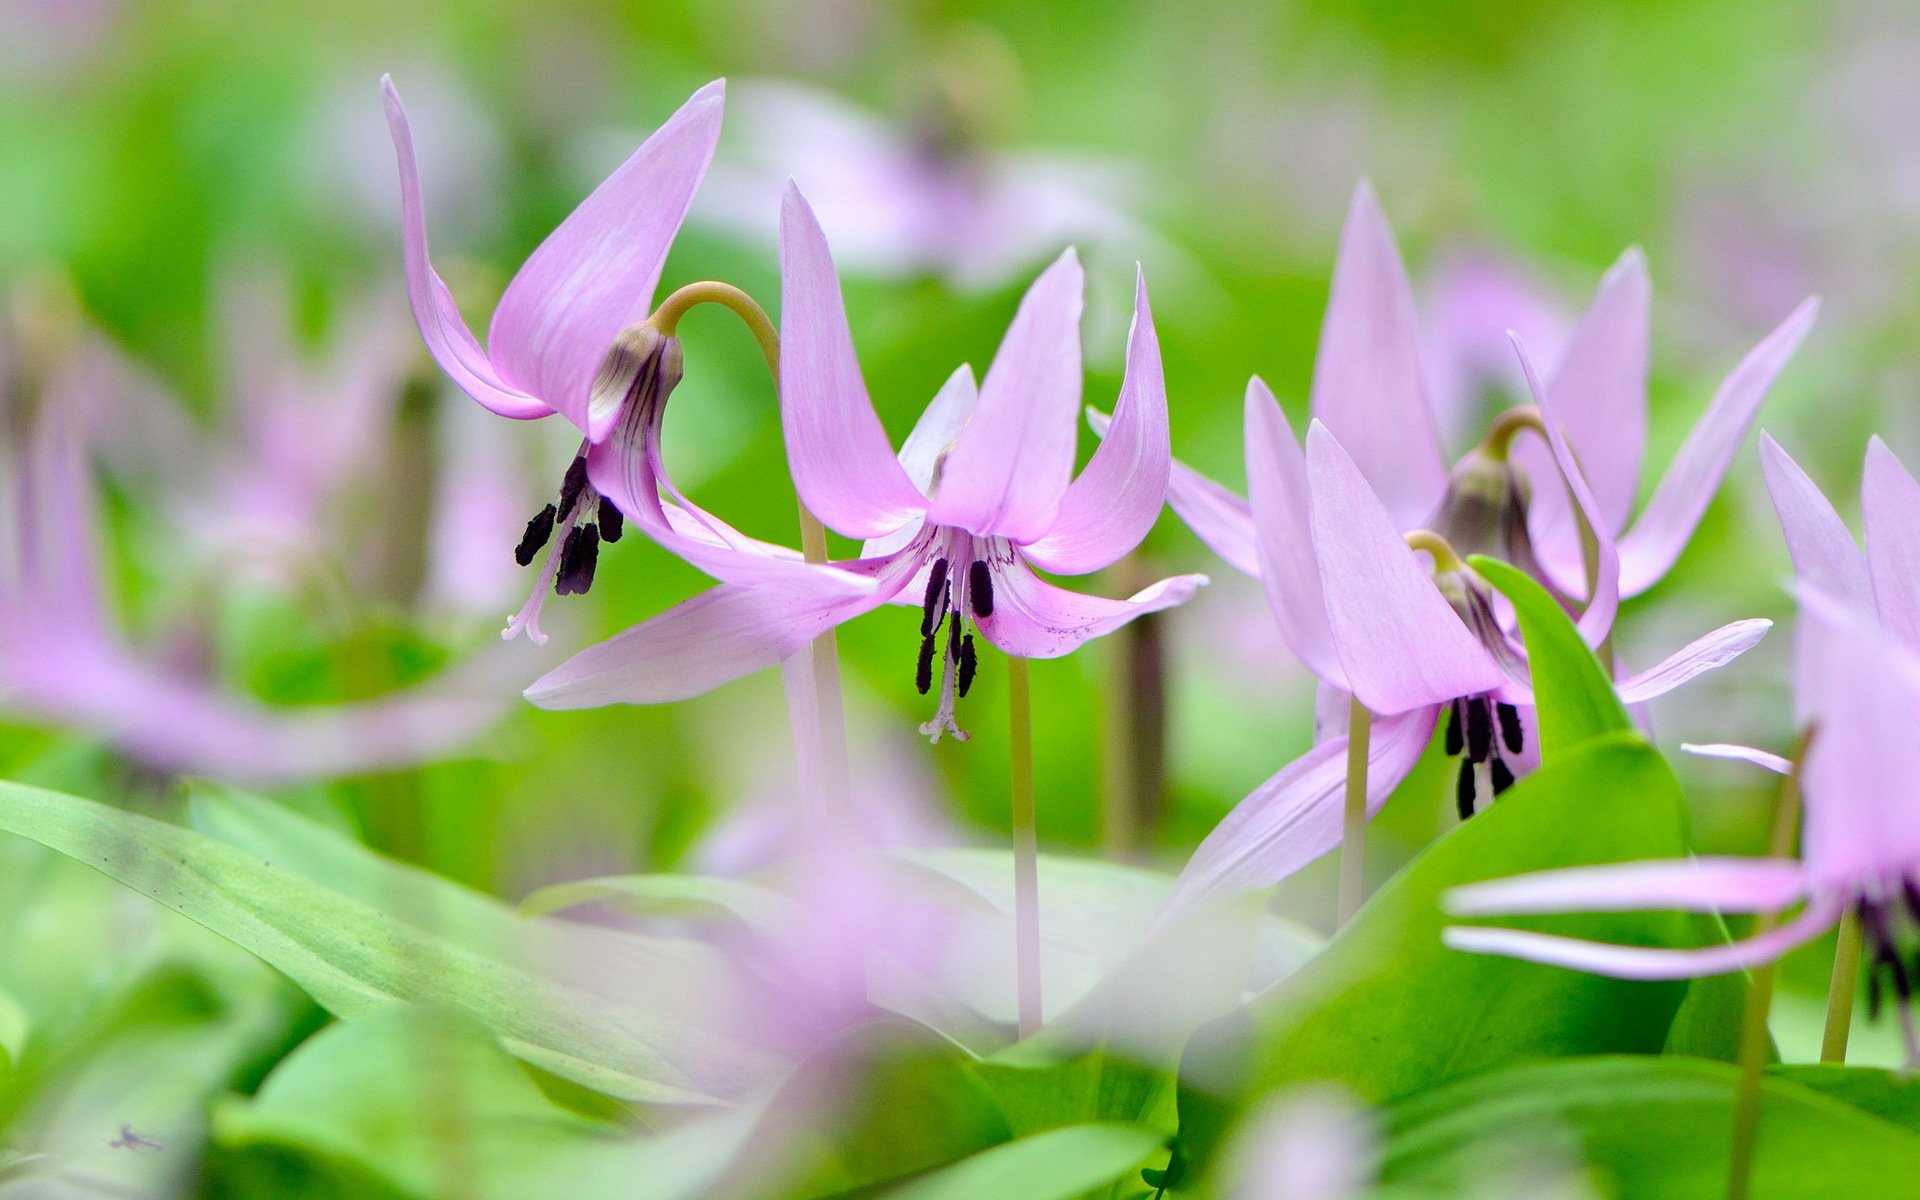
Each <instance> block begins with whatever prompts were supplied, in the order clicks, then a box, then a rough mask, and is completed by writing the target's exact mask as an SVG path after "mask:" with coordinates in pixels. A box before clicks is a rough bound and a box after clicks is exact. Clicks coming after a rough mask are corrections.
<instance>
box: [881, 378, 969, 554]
mask: <svg viewBox="0 0 1920 1200" xmlns="http://www.w3.org/2000/svg"><path fill="white" fill-rule="evenodd" d="M979 398H980V393H979V389H977V388H976V387H974V384H973V368H972V367H969V366H967V365H965V364H962V365H961V366H960V367H959V368H958V369H956V370H955V371H954V373H953V374H951V375H949V376H947V381H946V382H945V383H943V384H941V385H940V390H939V391H938V392H936V393H935V394H934V397H933V399H932V400H931V401H929V402H928V403H927V407H926V409H925V411H923V412H922V413H921V414H920V419H919V420H918V421H916V422H915V423H914V426H913V432H912V433H909V434H908V435H907V440H906V441H905V442H903V443H901V446H900V466H901V469H902V470H904V471H906V473H907V478H908V479H910V480H912V481H913V486H914V487H916V488H918V489H920V492H921V493H922V494H923V495H924V494H925V493H926V492H928V491H929V490H931V489H932V487H933V472H934V466H935V464H937V463H938V462H939V461H940V455H941V454H942V453H944V452H945V451H946V449H947V447H949V446H951V445H953V441H954V439H955V438H957V437H959V436H960V431H961V430H962V429H965V428H966V426H967V419H968V418H969V417H971V416H973V406H974V404H975V402H976V401H978V400H979ZM925 525H926V519H925V517H924V516H916V517H914V518H913V519H912V520H910V521H908V522H906V523H905V524H903V525H901V526H900V528H898V529H896V530H894V531H893V532H892V533H889V534H887V535H885V536H884V537H877V538H868V539H867V540H866V542H865V544H863V545H862V546H861V547H860V557H861V558H885V557H886V556H887V555H889V554H892V553H894V552H895V551H897V550H899V549H900V548H901V547H902V546H905V545H906V544H907V543H908V542H911V541H912V540H913V539H914V538H916V537H918V536H920V530H921V529H922V528H924V527H925Z"/></svg>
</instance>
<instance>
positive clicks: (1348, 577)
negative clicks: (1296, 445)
mask: <svg viewBox="0 0 1920 1200" xmlns="http://www.w3.org/2000/svg"><path fill="white" fill-rule="evenodd" d="M1307 473H1308V477H1309V483H1310V486H1311V488H1312V492H1313V506H1312V507H1313V514H1312V517H1313V548H1314V555H1315V558H1316V560H1317V561H1318V562H1319V564H1320V582H1321V587H1322V589H1323V590H1324V593H1325V595H1326V600H1327V618H1328V623H1329V626H1330V627H1331V629H1332V631H1333V642H1334V647H1335V649H1336V650H1337V651H1338V653H1339V656H1340V664H1341V666H1342V668H1343V669H1344V670H1345V672H1346V677H1347V683H1348V686H1349V688H1350V690H1351V691H1352V692H1353V694H1354V695H1355V696H1358V697H1359V699H1360V703H1362V704H1364V705H1366V706H1367V708H1369V709H1370V710H1372V711H1373V712H1374V713H1376V714H1379V715H1386V714H1389V713H1400V712H1406V711H1407V710H1408V709H1412V708H1419V707H1421V706H1423V705H1428V704H1441V703H1444V702H1446V701H1448V700H1452V699H1453V698H1454V697H1456V696H1468V695H1473V694H1475V693H1478V692H1486V691H1492V690H1493V689H1495V688H1498V687H1500V686H1502V685H1503V684H1505V683H1506V681H1507V676H1506V673H1505V672H1504V671H1502V670H1501V669H1500V666H1499V664H1498V663H1496V662H1495V661H1494V660H1493V657H1492V656H1491V655H1489V654H1488V653H1487V651H1486V649H1485V647H1483V646H1482V645H1481V644H1480V642H1479V641H1478V640H1476V639H1475V638H1474V636H1473V635H1472V634H1471V633H1469V632H1467V627H1466V625H1465V624H1464V623H1463V622H1462V621H1461V619H1460V616H1459V614H1457V613H1456V612H1454V610H1453V608H1452V606H1451V605H1449V604H1448V603H1447V601H1446V600H1445V599H1444V598H1443V597H1442V596H1441V595H1440V589H1439V588H1438V587H1437V586H1435V584H1434V580H1433V572H1432V570H1431V569H1430V568H1429V567H1427V566H1426V565H1425V564H1424V563H1423V561H1422V560H1421V559H1420V558H1419V557H1418V556H1417V555H1416V554H1415V553H1414V552H1413V551H1412V550H1410V549H1408V548H1407V543H1406V541H1405V540H1404V538H1403V537H1402V536H1401V534H1400V531H1399V530H1398V529H1396V528H1395V527H1394V524H1393V521H1392V519H1391V518H1390V517H1389V516H1388V515H1387V511H1386V509H1385V508H1383V507H1381V504H1380V501H1379V499H1378V498H1377V497H1376V496H1375V495H1374V493H1373V488H1372V487H1371V486H1370V485H1369V484H1368V483H1367V480H1366V478H1365V477H1364V476H1363V475H1362V474H1361V473H1360V468H1359V467H1358V466H1356V465H1355V464H1354V461H1353V459H1351V458H1349V457H1348V456H1347V452H1346V451H1345V449H1343V448H1342V447H1341V445H1340V443H1339V442H1338V441H1336V440H1335V439H1334V436H1333V434H1332V433H1330V432H1328V430H1327V427H1326V426H1324V425H1322V424H1320V423H1319V422H1318V421H1315V422H1314V423H1313V426H1312V427H1311V428H1310V429H1309V430H1308V431H1307Z"/></svg>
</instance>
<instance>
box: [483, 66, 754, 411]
mask: <svg viewBox="0 0 1920 1200" xmlns="http://www.w3.org/2000/svg"><path fill="white" fill-rule="evenodd" d="M725 101H726V85H725V83H723V82H722V81H719V80H716V81H714V82H713V83H710V84H708V85H707V86H705V87H703V88H701V89H700V90H699V91H697V92H695V93H694V94H693V96H692V98H691V99H689V100H688V101H687V102H686V103H685V104H683V105H681V107H680V111H678V112H676V113H674V114H673V116H671V117H669V118H668V119H667V123H666V124H664V125H662V126H661V127H660V128H659V129H657V130H655V131H654V134H653V136H652V137H650V138H648V139H647V140H646V141H645V142H644V143H642V144H641V146H640V148H639V149H638V150H635V151H634V152H633V156H632V157H631V158H629V159H627V161H626V162H624V163H622V164H620V166H619V168H618V169H616V170H615V171H614V173H613V174H611V175H609V176H607V178H606V179H605V181H603V182H602V183H601V184H600V186H599V187H597V188H595V189H593V193H592V194H591V195H589V196H588V197H587V198H586V199H585V200H582V201H581V202H580V206H579V207H578V208H576V209H574V210H573V212H572V213H571V214H569V215H568V217H567V219H566V220H564V221H562V222H561V223H560V226H559V228H557V229H555V230H554V231H553V232H552V233H550V234H548V235H547V239H546V241H544V242H541V243H540V245H539V247H538V248H537V249H535V250H534V252H533V253H532V254H531V255H529V256H528V258H527V261H526V262H525V263H523V264H521V267H520V270H519V272H518V273H516V274H515V275H514V277H513V280H512V281H511V282H510V283H508V284H507V290H506V292H505V294H503V295H502V296H501V297H500V307H499V308H497V309H495V310H494V313H493V324H492V325H491V326H490V327H489V329H488V331H487V344H488V348H489V349H490V350H491V351H492V354H493V360H494V361H495V362H496V363H498V364H500V370H501V372H502V374H504V375H505V376H506V377H507V378H509V379H512V380H513V381H515V382H516V383H518V384H519V385H520V386H521V387H523V388H526V389H527V390H529V391H531V392H533V393H534V394H535V395H537V396H539V397H540V398H541V399H543V400H545V401H546V402H547V403H548V404H550V405H552V406H553V408H554V410H555V411H557V412H559V413H560V414H561V415H562V416H564V417H566V418H567V420H569V421H572V422H573V423H574V424H575V425H578V426H579V427H580V429H581V430H582V432H584V433H586V435H587V437H588V439H589V440H592V441H596V442H597V441H599V440H600V439H602V438H604V437H606V436H607V433H608V431H609V430H611V429H612V428H613V423H614V420H615V419H616V418H617V417H618V416H619V409H618V406H617V405H615V406H608V407H606V408H605V409H603V410H602V411H598V412H593V413H589V412H588V410H587V402H588V398H589V396H590V394H591V392H592V388H593V378H594V375H595V374H597V373H598V372H599V370H600V362H601V360H602V359H604V358H605V357H606V356H607V351H608V350H610V349H611V348H612V347H613V340H614V338H615V337H616V336H618V335H619V333H620V331H621V330H622V329H625V328H626V327H627V326H629V325H632V324H634V323H635V322H637V321H639V320H641V319H643V318H644V317H646V315H647V312H648V310H649V307H650V306H651V305H652V303H653V289H654V287H655V285H657V284H658V283H659V282H660V269H661V267H663V266H664V265H665V264H666V261H667V250H668V249H669V248H670V247H671V246H672V245H673V236H674V234H676V233H678V232H679V230H680V222H681V220H682V219H684V218H685V217H686V215H687V208H688V206H689V205H691V204H692V203H693V193H694V191H695V190H696V189H698V188H699V186H700V180H701V179H702V178H704V177H705V175H706V173H707V163H708V162H710V161H711V160H712V158H713V147H714V144H715V143H716V142H717V141H718V140H719V137H720V110H721V108H722V106H723V105H724V103H725Z"/></svg>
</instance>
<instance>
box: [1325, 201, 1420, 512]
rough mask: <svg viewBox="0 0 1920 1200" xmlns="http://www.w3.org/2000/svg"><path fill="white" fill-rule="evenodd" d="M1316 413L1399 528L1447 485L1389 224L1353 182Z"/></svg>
mask: <svg viewBox="0 0 1920 1200" xmlns="http://www.w3.org/2000/svg"><path fill="white" fill-rule="evenodd" d="M1312 413H1313V418H1314V419H1315V420H1317V421H1319V422H1320V423H1322V424H1324V425H1325V426H1326V427H1327V428H1328V429H1331V430H1332V431H1333V433H1334V436H1335V437H1337V438H1339V439H1340V444H1341V445H1343V446H1345V447H1347V449H1348V453H1350V454H1351V455H1352V456H1353V458H1354V461H1355V462H1356V463H1357V464H1359V467H1360V471H1361V474H1363V475H1364V476H1365V477H1366V479H1367V482H1368V483H1370V484H1372V485H1373V490H1374V492H1375V493H1376V494H1377V495H1378V496H1379V497H1380V501H1381V503H1382V504H1384V505H1385V506H1386V509H1387V511H1388V512H1389V513H1391V514H1392V515H1393V519H1394V522H1395V523H1396V524H1397V525H1398V526H1399V527H1400V528H1402V529H1411V528H1413V527H1415V526H1417V525H1423V524H1425V523H1426V521H1427V519H1428V518H1429V517H1430V516H1432V514H1433V510H1434V508H1435V507H1436V506H1437V505H1438V504H1439V503H1440V498H1441V496H1442V495H1444V494H1445V492H1446V488H1447V467H1446V463H1445V462H1444V461H1443V460H1442V458H1441V454H1440V441H1439V435H1438V434H1437V433H1436V432H1435V430H1434V425H1433V408H1432V405H1431V404H1430V403H1429V401H1428V399H1427V384H1426V379H1425V377H1424V375H1423V367H1422V366H1421V362H1420V322H1419V317H1418V316H1417V315H1416V313H1415V312H1414V307H1413V289H1412V288H1411V287H1410V286H1409V285H1408V283H1407V268H1406V266H1405V264H1403V263H1402V262H1401V261H1400V249H1399V247H1398V246H1396V245H1395V244H1394V240H1393V230H1392V229H1390V228H1388V226H1387V219H1386V217H1385V215H1383V214H1382V213H1381V211H1380V203H1379V201H1378V200H1376V199H1375V198H1374V195H1373V188H1372V187H1370V186H1369V185H1368V184H1366V183H1365V182H1364V181H1363V182H1362V183H1361V184H1360V186H1359V187H1357V188H1355V189H1354V193H1353V203H1352V205H1351V206H1350V207H1349V208H1348V210H1347V223H1346V227H1345V228H1344V229H1342V230H1341V232H1340V256H1339V259H1338V260H1337V261H1336V262H1335V263H1334V267H1333V291H1332V294H1331V295H1329V296H1328V297H1327V315H1326V317H1325V319H1324V320H1323V321H1322V323H1321V325H1320V348H1319V351H1318V354H1317V356H1316V357H1315V359H1314V364H1313V399H1312Z"/></svg>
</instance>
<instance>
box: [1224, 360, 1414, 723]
mask: <svg viewBox="0 0 1920 1200" xmlns="http://www.w3.org/2000/svg"><path fill="white" fill-rule="evenodd" d="M1246 414H1247V416H1246V443H1247V488H1248V491H1249V492H1250V493H1251V497H1252V506H1253V523H1254V552H1255V553H1256V554H1257V555H1258V556H1259V562H1260V582H1261V585H1262V586H1263V587H1264V589H1265V591H1266V593H1267V606H1268V608H1270V609H1271V610H1272V611H1273V619H1274V622H1275V623H1276V624H1277V625H1279V627H1280V636H1281V637H1283V638H1284V639H1286V643H1287V647H1288V648H1289V649H1290V650H1292V651H1293V652H1294V654H1296V655H1298V656H1299V658H1300V661H1301V662H1303V663H1305V664H1306V665H1307V668H1308V669H1309V670H1311V671H1312V672H1313V673H1314V674H1315V675H1317V676H1319V677H1320V678H1321V679H1322V680H1324V681H1326V682H1327V683H1328V684H1330V685H1332V686H1334V687H1337V688H1341V689H1345V688H1346V686H1347V673H1346V668H1345V667H1343V666H1342V665H1341V663H1340V655H1339V652H1338V651H1336V650H1335V649H1334V640H1333V628H1332V626H1331V625H1330V624H1329V623H1328V620H1327V598H1326V595H1325V594H1324V593H1323V592H1322V590H1321V586H1320V563H1319V560H1318V559H1317V558H1315V557H1314V550H1313V504H1312V501H1311V495H1310V491H1309V488H1308V485H1307V456H1306V453H1305V451H1303V450H1302V449H1301V448H1300V443H1299V442H1298V441H1297V440H1295V438H1294V436H1293V429H1292V428H1291V427H1290V426H1288V424H1287V418H1286V414H1285V413H1283V412H1281V411H1280V405H1279V404H1278V403H1277V402H1276V401H1275V400H1274V398H1273V393H1272V392H1270V391H1268V390H1267V385H1266V384H1265V383H1262V382H1261V381H1260V379H1259V378H1258V377H1257V376H1256V377H1255V378H1254V379H1253V380H1252V381H1251V382H1249V383H1248V384H1247V402H1246ZM1403 548H1404V544H1403Z"/></svg>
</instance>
